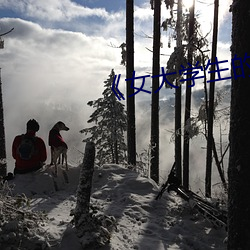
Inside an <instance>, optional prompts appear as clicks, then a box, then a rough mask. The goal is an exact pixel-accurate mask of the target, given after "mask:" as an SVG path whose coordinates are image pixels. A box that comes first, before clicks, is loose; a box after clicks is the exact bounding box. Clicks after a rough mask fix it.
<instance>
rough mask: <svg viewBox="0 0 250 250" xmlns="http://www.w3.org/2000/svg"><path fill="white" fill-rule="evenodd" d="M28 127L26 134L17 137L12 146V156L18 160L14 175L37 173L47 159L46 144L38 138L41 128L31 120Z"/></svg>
mask: <svg viewBox="0 0 250 250" xmlns="http://www.w3.org/2000/svg"><path fill="white" fill-rule="evenodd" d="M26 127H27V130H26V134H22V135H17V136H16V137H15V139H14V141H13V144H12V156H13V158H14V159H15V160H16V161H15V169H14V175H16V174H26V173H30V172H34V171H37V170H39V169H40V168H42V167H43V165H44V162H45V161H46V159H47V152H46V146H45V143H44V141H43V139H42V138H40V137H38V136H36V132H37V131H38V130H39V128H40V126H39V124H38V122H37V121H36V120H34V119H31V120H29V121H28V122H27V125H26Z"/></svg>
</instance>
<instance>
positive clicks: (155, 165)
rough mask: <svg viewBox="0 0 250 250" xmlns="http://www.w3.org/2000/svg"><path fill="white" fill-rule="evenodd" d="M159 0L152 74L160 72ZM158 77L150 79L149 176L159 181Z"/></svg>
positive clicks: (156, 10) (158, 0) (155, 22)
mask: <svg viewBox="0 0 250 250" xmlns="http://www.w3.org/2000/svg"><path fill="white" fill-rule="evenodd" d="M160 22H161V1H160V0H155V2H154V36H153V75H155V76H156V75H159V73H160V42H161V30H160V27H161V24H160ZM158 89H159V77H154V78H153V81H152V102H151V166H150V177H151V178H152V179H153V180H154V181H155V182H156V183H159V91H158Z"/></svg>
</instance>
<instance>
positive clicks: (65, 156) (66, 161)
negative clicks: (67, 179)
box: [64, 153, 69, 171]
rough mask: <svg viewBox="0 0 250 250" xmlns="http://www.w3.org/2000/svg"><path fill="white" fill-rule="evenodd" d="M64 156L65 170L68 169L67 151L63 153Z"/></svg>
mask: <svg viewBox="0 0 250 250" xmlns="http://www.w3.org/2000/svg"><path fill="white" fill-rule="evenodd" d="M64 158H65V165H66V170H67V171H69V168H68V158H67V153H65V154H64Z"/></svg>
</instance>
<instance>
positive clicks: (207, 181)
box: [205, 0, 219, 197]
mask: <svg viewBox="0 0 250 250" xmlns="http://www.w3.org/2000/svg"><path fill="white" fill-rule="evenodd" d="M218 13H219V0H214V25H213V41H212V57H211V62H212V63H214V62H215V58H216V53H217V40H218V39H217V37H218ZM215 69H216V68H215V64H212V65H211V75H210V76H211V77H210V81H211V82H210V87H209V106H208V128H207V129H208V134H207V159H206V178H205V194H206V196H207V197H211V177H212V161H213V158H212V151H213V125H214V122H213V121H214V89H215V81H214V80H215Z"/></svg>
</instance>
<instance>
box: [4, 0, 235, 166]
mask: <svg viewBox="0 0 250 250" xmlns="http://www.w3.org/2000/svg"><path fill="white" fill-rule="evenodd" d="M186 2H187V1H184V3H186ZM230 3H231V1H230V0H226V1H223V2H222V3H221V4H220V11H219V42H218V58H219V59H220V60H230V43H231V40H230V39H231V34H230V33H231V13H229V6H230ZM134 4H135V7H134V10H135V11H134V17H135V27H134V30H135V71H136V72H137V73H138V74H141V75H145V74H148V73H149V72H151V68H152V53H151V52H150V51H149V50H150V49H152V39H151V38H149V37H150V36H152V25H153V22H152V21H153V11H152V10H151V8H150V4H149V1H144V0H135V1H134ZM162 6H163V7H162V20H164V18H165V17H167V16H168V15H169V13H168V11H167V10H166V8H165V6H164V4H163V5H162ZM196 6H197V9H196V14H198V15H199V21H200V23H201V27H202V33H203V34H207V33H209V32H210V33H209V35H208V39H209V41H210V44H211V31H212V24H213V20H212V13H213V1H208V2H206V3H203V2H202V1H199V2H198V1H197V3H196ZM12 28H14V30H13V31H12V32H11V33H9V34H8V35H6V36H4V37H2V39H4V42H5V47H4V49H2V50H1V51H0V58H1V60H0V67H1V69H2V70H1V76H2V89H3V102H4V112H5V113H4V118H5V133H6V149H7V162H8V168H9V169H10V170H11V169H13V166H14V163H13V159H12V157H11V151H10V149H11V144H12V141H13V138H14V136H15V135H16V134H19V133H24V132H25V124H26V122H27V121H28V120H29V119H30V118H35V119H37V120H38V122H39V123H40V125H41V129H40V131H39V133H38V135H39V136H41V137H42V138H43V139H44V140H45V142H46V143H47V138H48V131H49V129H50V128H51V127H52V126H53V125H54V124H55V123H56V122H57V121H59V120H62V121H64V122H65V123H66V125H68V126H69V127H70V131H68V132H63V137H64V138H65V140H66V141H67V142H68V144H69V148H70V155H71V157H69V159H70V160H71V161H72V162H71V164H74V163H76V162H77V161H78V157H79V155H81V152H82V151H83V145H82V139H83V135H81V134H80V133H79V131H80V130H81V129H82V128H84V127H86V126H89V125H87V123H86V121H87V120H88V118H89V115H90V114H91V113H92V112H93V110H92V109H91V108H90V107H88V105H87V102H88V101H90V100H95V99H97V98H99V97H101V93H102V91H103V82H104V81H105V80H106V79H107V78H108V75H109V73H110V72H111V69H114V70H115V73H116V74H121V80H120V84H119V89H120V91H121V92H123V93H125V81H124V80H125V67H124V66H122V65H121V64H120V62H121V50H120V49H119V48H118V47H119V46H120V44H122V43H123V42H125V31H126V27H125V1H119V0H118V1H113V0H107V1H103V0H86V1H71V0H45V1H36V0H25V1H23V0H1V1H0V33H5V32H6V31H8V30H10V29H12ZM161 41H162V44H163V47H162V48H161V53H162V54H164V55H162V56H161V66H165V65H166V62H167V60H168V56H167V55H170V54H171V52H172V51H173V48H174V46H175V41H172V45H171V48H168V46H167V42H168V36H167V33H164V32H162V37H161ZM147 87H148V88H150V83H149V82H148V83H147ZM202 88H203V86H202V85H201V84H197V86H196V87H195V90H199V89H202ZM173 93H174V92H173V90H166V89H164V88H163V89H161V91H160V98H161V99H162V100H165V99H167V98H169V96H170V95H172V96H173ZM150 100H151V96H150V95H149V94H143V93H139V94H137V96H136V103H139V102H141V101H145V102H147V103H148V104H147V106H148V110H149V109H150V103H149V102H150ZM148 117H150V116H148ZM148 117H145V113H144V111H142V110H140V109H139V108H138V109H137V117H136V122H137V134H138V135H141V134H142V132H143V131H142V129H141V128H142V127H143V126H144V125H145V123H146V124H150V121H149V119H148ZM146 127H147V131H148V133H147V135H148V136H147V137H145V136H144V138H147V140H148V139H149V130H148V126H146ZM167 129H168V130H169V128H166V127H164V128H162V131H166V130H167ZM171 129H172V128H171ZM169 137H170V136H169V135H168V136H166V137H162V138H164V139H163V143H166V144H167V145H168V144H169ZM147 140H146V139H144V140H143V139H141V138H138V141H143V142H144V145H143V146H142V147H144V146H145V145H146V146H147V145H148V143H149V141H147ZM162 148H164V145H163V146H162ZM168 156H169V157H168V160H169V161H170V162H172V160H173V152H170V153H169V154H168ZM162 161H165V156H164V158H163V160H162ZM164 164H165V163H164Z"/></svg>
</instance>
